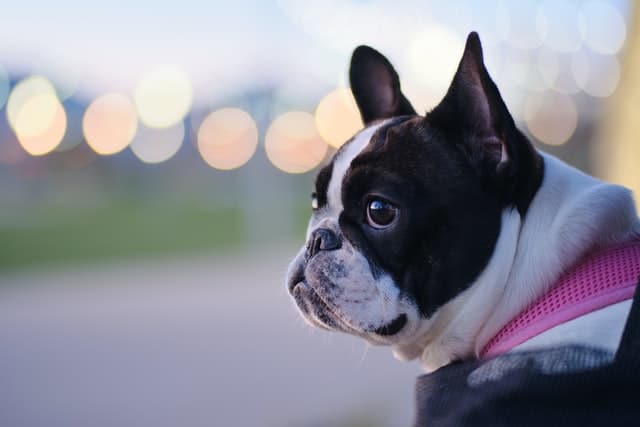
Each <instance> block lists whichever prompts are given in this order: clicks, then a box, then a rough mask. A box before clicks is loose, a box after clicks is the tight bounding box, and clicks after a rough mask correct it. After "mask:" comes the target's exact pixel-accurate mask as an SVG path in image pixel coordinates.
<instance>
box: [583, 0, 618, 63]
mask: <svg viewBox="0 0 640 427" xmlns="http://www.w3.org/2000/svg"><path fill="white" fill-rule="evenodd" d="M578 28H579V29H580V35H581V37H582V40H584V43H585V44H586V45H587V46H589V47H590V48H591V49H592V50H593V51H594V52H597V53H600V54H609V55H612V54H615V53H617V52H618V51H619V50H620V49H621V48H622V45H623V44H624V41H625V38H626V35H627V25H626V23H625V21H624V18H623V16H622V14H621V13H620V11H619V10H618V9H616V8H615V7H614V6H613V5H611V4H608V3H606V2H604V1H588V2H585V3H583V4H582V7H581V8H580V12H579V13H578Z"/></svg>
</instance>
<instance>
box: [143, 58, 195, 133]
mask: <svg viewBox="0 0 640 427" xmlns="http://www.w3.org/2000/svg"><path fill="white" fill-rule="evenodd" d="M134 101H135V105H136V109H137V111H138V115H139V117H140V121H141V122H142V123H144V124H145V125H146V126H148V127H152V128H166V127H170V126H173V125H175V124H176V123H178V122H179V121H181V120H182V119H184V117H185V116H186V115H187V113H188V112H189V110H190V109H191V103H192V102H193V89H192V87H191V82H190V81H189V77H188V76H187V74H186V73H185V72H184V71H182V70H181V69H180V68H178V67H176V66H173V65H161V66H158V67H156V68H154V69H153V70H151V71H150V72H149V73H147V74H146V75H144V76H143V77H142V79H141V80H140V81H139V82H138V85H137V86H136V89H135V92H134Z"/></svg>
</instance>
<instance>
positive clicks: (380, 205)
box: [367, 199, 398, 229]
mask: <svg viewBox="0 0 640 427" xmlns="http://www.w3.org/2000/svg"><path fill="white" fill-rule="evenodd" d="M397 215H398V208H397V207H395V206H394V205H392V204H391V203H389V202H387V201H385V200H382V199H371V200H370V201H369V203H368V204H367V222H368V223H369V225H370V226H372V227H373V228H378V229H382V228H387V227H389V226H390V225H391V224H393V222H394V220H395V219H396V216H397Z"/></svg>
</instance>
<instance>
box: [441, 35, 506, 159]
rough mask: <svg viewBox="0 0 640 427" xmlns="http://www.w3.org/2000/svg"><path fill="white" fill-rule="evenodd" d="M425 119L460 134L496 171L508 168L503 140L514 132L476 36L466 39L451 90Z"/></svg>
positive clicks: (473, 150)
mask: <svg viewBox="0 0 640 427" xmlns="http://www.w3.org/2000/svg"><path fill="white" fill-rule="evenodd" d="M429 116H430V117H432V118H433V119H435V120H436V121H437V122H439V123H440V124H442V123H443V122H448V124H449V127H452V126H454V127H456V128H458V129H459V130H461V131H462V132H463V133H464V134H465V136H466V138H465V140H467V141H469V142H470V143H471V144H473V145H474V146H473V147H471V148H472V152H474V153H475V155H476V156H480V157H482V159H483V160H484V161H485V162H487V163H489V164H490V165H491V166H492V167H495V168H496V169H495V170H496V171H499V170H501V169H504V168H505V167H506V166H507V165H508V164H509V161H510V156H512V155H513V151H514V150H512V149H511V148H510V147H509V144H508V142H509V141H508V138H507V136H508V134H510V133H511V131H512V130H515V124H514V122H513V118H512V117H511V115H510V114H509V111H508V110H507V107H506V106H505V104H504V101H503V100H502V97H501V96H500V92H499V91H498V88H497V87H496V85H495V83H493V81H492V80H491V77H490V76H489V73H488V72H487V69H486V68H485V66H484V62H483V57H482V45H481V44H480V38H479V37H478V34H477V33H475V32H473V33H471V34H469V36H468V37H467V43H466V45H465V48H464V53H463V54H462V59H461V60H460V65H458V70H457V71H456V74H455V76H454V77H453V81H452V82H451V86H450V87H449V90H448V91H447V94H446V95H445V97H444V98H443V100H442V101H441V102H440V104H439V105H438V106H437V107H436V108H435V109H434V110H433V111H432V112H431V113H430V114H429ZM441 119H443V120H441ZM452 120H453V123H452Z"/></svg>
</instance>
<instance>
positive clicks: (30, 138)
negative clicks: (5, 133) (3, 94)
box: [7, 76, 67, 156]
mask: <svg viewBox="0 0 640 427" xmlns="http://www.w3.org/2000/svg"><path fill="white" fill-rule="evenodd" d="M7 120H8V122H9V124H10V126H11V128H12V129H13V131H14V133H15V135H16V138H17V139H18V142H19V143H20V145H21V146H22V148H24V149H25V151H27V152H28V153H29V154H31V155H34V156H40V155H43V154H47V153H48V152H50V151H52V150H53V149H54V148H56V146H58V144H60V141H62V138H63V137H64V134H65V131H66V128H67V116H66V113H65V110H64V107H63V106H62V104H60V101H59V100H58V97H57V95H56V91H55V89H54V87H53V85H52V84H51V82H50V81H49V80H47V79H46V78H44V77H41V76H32V77H28V78H26V79H24V80H22V81H21V82H20V83H18V84H17V85H16V86H15V87H14V88H13V91H11V94H10V95H9V98H8V100H7Z"/></svg>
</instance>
